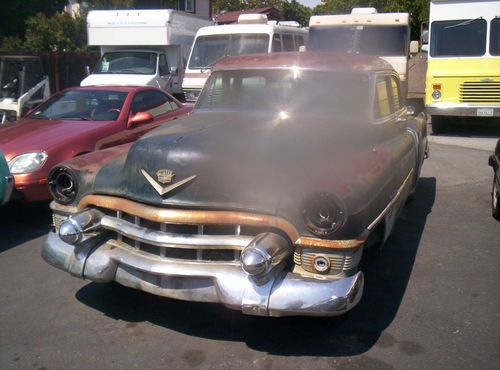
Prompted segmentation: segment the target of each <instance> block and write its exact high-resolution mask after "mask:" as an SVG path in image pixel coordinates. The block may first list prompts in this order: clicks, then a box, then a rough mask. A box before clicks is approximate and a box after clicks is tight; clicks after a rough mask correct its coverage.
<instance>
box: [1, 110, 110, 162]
mask: <svg viewBox="0 0 500 370" xmlns="http://www.w3.org/2000/svg"><path fill="white" fill-rule="evenodd" d="M114 123H116V122H108V121H103V122H87V121H63V120H38V119H29V118H25V119H22V120H19V121H16V122H13V123H8V124H6V125H3V126H0V150H2V151H3V152H4V154H5V157H6V159H7V160H10V159H12V158H13V157H14V156H16V155H18V154H21V153H26V152H31V151H41V150H48V149H50V148H51V147H52V146H54V145H58V144H61V142H62V141H63V139H64V142H65V143H68V142H70V141H71V140H74V139H75V140H76V139H78V138H79V137H81V135H85V134H86V133H89V132H92V131H95V130H100V129H102V128H103V127H104V126H105V125H106V124H114Z"/></svg>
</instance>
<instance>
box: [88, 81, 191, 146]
mask: <svg viewBox="0 0 500 370" xmlns="http://www.w3.org/2000/svg"><path fill="white" fill-rule="evenodd" d="M187 111H188V110H187V109H186V108H184V107H183V106H182V105H180V104H178V103H177V102H176V101H175V100H174V99H173V98H172V97H171V96H169V95H168V94H166V93H164V92H162V91H160V90H156V89H155V90H142V91H139V92H137V93H136V94H135V95H134V97H133V98H132V102H131V104H130V110H129V114H128V117H129V124H128V126H127V129H126V130H125V131H123V132H122V133H120V134H118V135H113V136H112V137H108V138H106V140H101V142H100V143H99V145H98V146H96V149H103V148H107V147H111V146H115V145H120V144H125V143H128V142H132V141H135V140H137V139H138V138H139V137H141V136H142V135H144V134H145V133H147V132H148V131H151V130H152V129H154V128H156V127H158V126H159V125H161V124H163V123H165V122H166V121H170V120H172V119H177V117H178V116H179V115H182V114H184V113H187ZM139 112H146V113H150V114H151V115H152V116H153V120H152V121H149V122H144V123H137V124H131V123H130V119H131V118H132V117H133V116H134V115H136V114H137V113H139Z"/></svg>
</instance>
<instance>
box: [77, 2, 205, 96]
mask: <svg viewBox="0 0 500 370" xmlns="http://www.w3.org/2000/svg"><path fill="white" fill-rule="evenodd" d="M210 24H212V21H210V20H209V19H205V18H200V17H197V16H194V15H192V14H188V13H185V12H181V11H176V10H172V9H148V10H94V11H91V12H89V14H88V16H87V35H88V43H89V45H95V46H99V47H100V48H101V58H100V59H99V61H98V63H97V65H96V67H95V68H94V70H93V72H92V74H91V75H89V76H88V77H87V78H85V79H84V80H83V81H82V82H81V86H96V85H149V86H157V87H159V88H162V89H164V90H167V91H169V92H171V93H173V94H180V93H181V92H182V89H181V85H182V78H183V75H184V68H185V61H186V60H187V57H188V56H189V51H190V49H191V45H192V43H193V40H194V37H195V35H196V32H197V31H198V29H199V28H200V27H204V26H207V25H210Z"/></svg>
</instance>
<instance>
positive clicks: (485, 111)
mask: <svg viewBox="0 0 500 370" xmlns="http://www.w3.org/2000/svg"><path fill="white" fill-rule="evenodd" d="M476 115H477V116H478V117H493V108H477V111H476Z"/></svg>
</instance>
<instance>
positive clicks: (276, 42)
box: [272, 33, 281, 51]
mask: <svg viewBox="0 0 500 370" xmlns="http://www.w3.org/2000/svg"><path fill="white" fill-rule="evenodd" d="M272 51H281V38H280V35H279V34H278V33H275V34H274V35H273V47H272Z"/></svg>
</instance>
